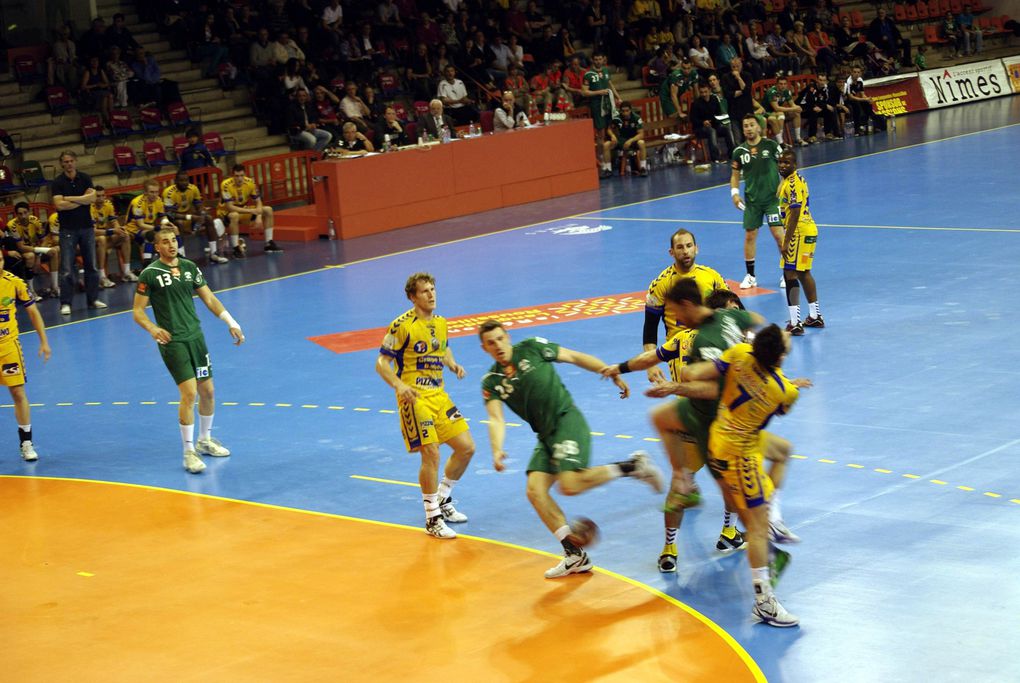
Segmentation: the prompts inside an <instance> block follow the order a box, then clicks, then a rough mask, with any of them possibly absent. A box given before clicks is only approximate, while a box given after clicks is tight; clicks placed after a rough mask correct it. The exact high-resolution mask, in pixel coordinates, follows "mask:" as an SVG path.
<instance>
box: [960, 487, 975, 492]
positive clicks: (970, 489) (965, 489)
mask: <svg viewBox="0 0 1020 683" xmlns="http://www.w3.org/2000/svg"><path fill="white" fill-rule="evenodd" d="M956 488H958V489H960V490H961V491H973V490H974V489H973V488H971V487H970V486H957V487H956Z"/></svg>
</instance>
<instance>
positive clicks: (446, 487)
mask: <svg viewBox="0 0 1020 683" xmlns="http://www.w3.org/2000/svg"><path fill="white" fill-rule="evenodd" d="M456 483H457V480H456V479H450V478H449V477H443V480H442V481H441V482H439V491H438V494H439V503H440V505H441V504H443V503H445V502H446V501H447V500H448V499H449V498H450V493H451V492H453V485H454V484H456Z"/></svg>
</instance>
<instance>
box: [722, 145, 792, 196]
mask: <svg viewBox="0 0 1020 683" xmlns="http://www.w3.org/2000/svg"><path fill="white" fill-rule="evenodd" d="M780 152H782V146H781V145H780V144H779V143H778V142H776V141H775V140H771V139H769V138H765V137H763V138H761V139H760V140H759V141H758V142H757V143H756V144H754V145H752V144H751V143H750V142H747V141H746V140H745V141H744V142H742V143H740V144H739V145H737V147H736V149H734V150H733V163H734V164H735V165H736V166H735V167H736V168H738V169H740V171H741V172H742V173H743V175H744V194H745V195H747V201H748V202H751V203H753V204H769V203H770V202H772V203H774V202H775V201H776V190H777V189H779V154H780Z"/></svg>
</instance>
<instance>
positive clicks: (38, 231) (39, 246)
mask: <svg viewBox="0 0 1020 683" xmlns="http://www.w3.org/2000/svg"><path fill="white" fill-rule="evenodd" d="M51 215H53V216H56V215H57V212H56V211H54V212H53V213H52V214H51ZM7 227H8V228H9V229H10V230H13V231H14V232H16V233H17V234H18V236H19V237H21V241H22V242H23V243H25V244H26V245H28V246H29V247H31V248H32V250H33V251H34V252H35V253H36V254H37V255H38V262H39V263H45V264H47V267H48V268H49V271H50V287H48V288H45V289H41V290H39V296H42V297H45V298H56V297H59V296H60V228H59V226H58V227H57V229H56V230H55V231H54V230H53V228H52V225H51V224H50V223H49V222H46V223H45V224H44V223H43V221H41V220H39V217H38V216H36V215H34V214H33V213H32V208H31V207H30V206H29V205H28V202H18V203H17V204H15V205H14V218H13V219H11V221H10V222H9V223H8V224H7ZM27 284H29V285H31V283H27ZM29 289H31V286H30V287H29Z"/></svg>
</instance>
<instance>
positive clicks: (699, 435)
mask: <svg viewBox="0 0 1020 683" xmlns="http://www.w3.org/2000/svg"><path fill="white" fill-rule="evenodd" d="M676 414H677V415H679V416H680V421H681V422H683V423H684V429H685V430H686V431H687V435H688V436H690V437H691V440H692V441H693V442H694V443H695V444H696V445H697V447H698V454H699V455H700V456H701V459H702V462H703V463H704V462H707V461H708V430H709V428H710V427H711V426H712V420H711V418H709V417H708V416H706V415H704V414H703V413H702V412H701V411H700V410H698V409H697V408H695V407H694V406H693V405H691V401H690V399H688V398H679V399H677V402H676ZM691 469H693V468H691Z"/></svg>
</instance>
